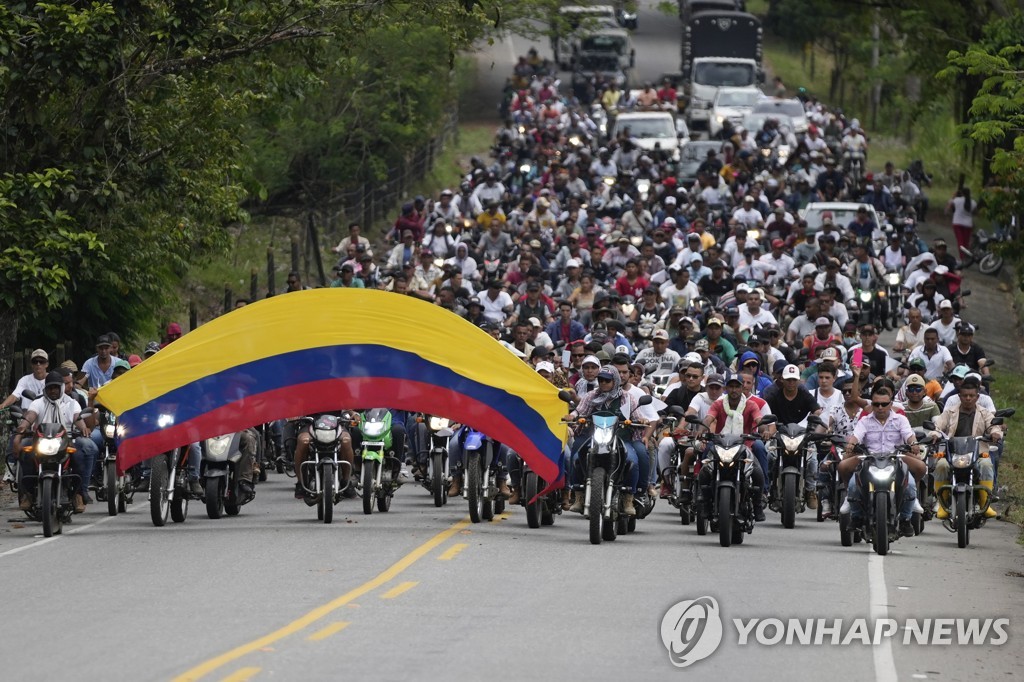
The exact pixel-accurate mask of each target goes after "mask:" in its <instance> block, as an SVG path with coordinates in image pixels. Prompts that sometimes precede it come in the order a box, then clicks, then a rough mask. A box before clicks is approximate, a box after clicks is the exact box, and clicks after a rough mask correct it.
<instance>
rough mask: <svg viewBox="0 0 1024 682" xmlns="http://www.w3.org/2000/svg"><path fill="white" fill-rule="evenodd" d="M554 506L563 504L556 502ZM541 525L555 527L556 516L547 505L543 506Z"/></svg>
mask: <svg viewBox="0 0 1024 682" xmlns="http://www.w3.org/2000/svg"><path fill="white" fill-rule="evenodd" d="M554 504H561V503H560V502H555V503H554ZM540 525H542V526H553V525H555V515H554V513H553V512H552V511H551V510H550V509H548V507H547V505H546V504H542V505H541V510H540Z"/></svg>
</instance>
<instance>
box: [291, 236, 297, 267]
mask: <svg viewBox="0 0 1024 682" xmlns="http://www.w3.org/2000/svg"><path fill="white" fill-rule="evenodd" d="M291 271H292V272H298V271H299V238H298V236H297V235H294V234H293V235H292V270H291Z"/></svg>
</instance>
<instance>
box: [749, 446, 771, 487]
mask: <svg viewBox="0 0 1024 682" xmlns="http://www.w3.org/2000/svg"><path fill="white" fill-rule="evenodd" d="M750 451H751V452H753V453H754V457H756V458H757V463H758V464H759V465H760V466H761V473H762V474H764V476H763V478H764V492H768V478H769V476H768V472H770V471H771V469H769V468H768V448H766V447H765V446H764V441H763V440H761V439H760V438H759V439H757V440H755V441H754V443H753V445H751V446H750Z"/></svg>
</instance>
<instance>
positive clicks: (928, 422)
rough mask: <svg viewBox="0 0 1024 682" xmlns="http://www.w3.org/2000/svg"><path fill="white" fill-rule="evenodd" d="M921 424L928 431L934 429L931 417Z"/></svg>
mask: <svg viewBox="0 0 1024 682" xmlns="http://www.w3.org/2000/svg"><path fill="white" fill-rule="evenodd" d="M921 426H922V427H923V428H925V429H928V430H929V431H935V430H936V429H935V422H933V421H932V420H931V419H929V420H928V421H926V422H924V423H923V424H921Z"/></svg>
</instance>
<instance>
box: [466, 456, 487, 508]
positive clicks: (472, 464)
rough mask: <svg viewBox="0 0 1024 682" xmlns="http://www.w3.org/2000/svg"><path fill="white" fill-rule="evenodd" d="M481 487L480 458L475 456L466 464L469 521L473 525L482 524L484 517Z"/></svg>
mask: <svg viewBox="0 0 1024 682" xmlns="http://www.w3.org/2000/svg"><path fill="white" fill-rule="evenodd" d="M480 485H481V483H480V457H479V456H478V455H475V456H472V457H470V458H469V461H468V462H467V463H466V499H467V500H468V501H469V520H470V521H472V522H473V523H480V521H481V520H482V519H483V515H484V508H483V507H484V502H483V495H481V494H480Z"/></svg>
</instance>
